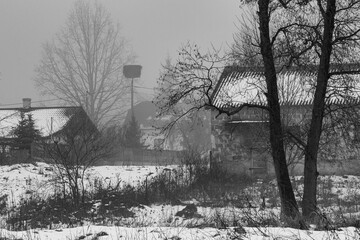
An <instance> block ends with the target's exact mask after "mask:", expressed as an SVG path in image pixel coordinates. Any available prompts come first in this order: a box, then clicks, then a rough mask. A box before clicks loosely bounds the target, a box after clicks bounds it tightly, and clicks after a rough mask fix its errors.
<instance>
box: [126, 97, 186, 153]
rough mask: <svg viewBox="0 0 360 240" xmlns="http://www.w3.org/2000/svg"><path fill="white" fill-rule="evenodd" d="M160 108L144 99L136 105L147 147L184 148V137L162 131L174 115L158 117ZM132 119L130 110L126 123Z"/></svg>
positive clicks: (144, 142)
mask: <svg viewBox="0 0 360 240" xmlns="http://www.w3.org/2000/svg"><path fill="white" fill-rule="evenodd" d="M158 111H159V109H158V108H157V107H156V105H155V104H153V103H152V102H150V101H144V102H140V103H138V104H136V105H135V106H134V115H135V119H136V121H137V123H138V124H139V127H140V130H141V141H142V143H143V145H144V146H145V147H146V148H147V149H158V150H176V151H180V150H183V147H182V146H181V141H182V137H181V136H180V135H179V134H169V135H166V134H165V133H162V127H164V126H165V125H166V124H168V123H169V122H170V121H171V119H172V117H171V116H164V117H160V118H159V117H157V114H158ZM130 119H131V111H130V110H129V111H128V113H127V115H126V118H125V124H127V123H128V122H129V121H130Z"/></svg>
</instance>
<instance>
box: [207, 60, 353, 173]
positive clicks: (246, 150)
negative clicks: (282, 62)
mask: <svg viewBox="0 0 360 240" xmlns="http://www.w3.org/2000/svg"><path fill="white" fill-rule="evenodd" d="M344 68H345V70H347V71H348V72H349V73H351V72H356V71H358V70H359V69H358V68H359V67H358V65H356V64H355V65H341V66H340V65H336V66H332V67H331V72H336V71H339V70H344ZM315 74H316V66H309V67H304V68H289V69H278V88H279V100H280V105H281V114H282V121H283V125H284V138H285V139H284V141H285V145H286V146H285V148H286V149H285V151H286V153H287V157H288V164H289V169H290V173H291V174H300V173H301V172H302V171H303V154H302V149H301V147H302V146H301V143H302V142H301V141H303V142H305V141H306V138H305V134H304V133H306V131H307V129H308V128H307V126H308V124H309V120H310V117H311V109H312V96H313V93H314V90H315V88H314V79H315V78H314V77H315ZM347 77H348V79H345V80H344V81H342V80H340V79H332V80H330V82H329V92H328V96H327V100H326V103H327V107H328V110H329V111H328V112H329V113H331V114H328V115H327V116H326V117H325V119H324V131H323V135H322V142H321V144H322V145H321V151H320V153H319V172H320V174H322V173H323V174H325V173H335V172H336V173H338V174H341V173H347V174H349V173H358V172H359V171H360V164H358V163H357V161H356V160H357V158H358V153H359V152H358V145H357V144H356V142H357V140H356V139H357V136H358V135H359V134H358V131H357V130H356V129H360V128H359V125H360V124H359V121H358V120H357V119H358V117H360V114H359V111H358V110H359V108H358V107H357V106H358V105H359V96H358V95H357V94H356V93H354V92H351V91H348V92H346V90H348V89H350V88H356V86H355V85H356V84H355V85H354V81H350V79H349V78H351V76H350V75H348V76H347ZM355 77H357V76H356V75H355ZM352 79H353V78H352ZM264 84H265V81H264V74H263V69H262V68H247V67H240V66H227V67H225V68H224V70H223V72H222V74H221V76H220V78H219V81H218V83H217V85H216V87H215V90H214V92H213V95H212V101H213V105H214V106H215V108H216V109H215V108H214V109H213V110H212V112H211V115H212V116H211V142H212V147H211V148H212V162H213V163H218V164H220V166H222V167H223V168H225V169H226V170H228V171H230V172H232V173H247V174H250V175H266V174H274V169H273V167H272V159H271V154H270V146H269V145H270V143H269V135H268V129H269V126H268V112H267V110H266V109H265V108H264V106H266V99H265V94H264V93H265V92H266V87H265V85H264ZM339 89H340V90H341V91H338V90H339ZM355 92H356V91H355ZM354 107H355V108H354ZM219 110H220V112H221V111H224V112H232V115H231V116H228V115H226V114H219ZM334 118H336V121H334ZM343 127H344V128H346V130H345V131H343V130H344V128H343ZM326 128H328V129H329V131H327V130H326ZM349 139H350V140H351V142H352V143H353V144H352V145H351V147H352V148H351V150H350V151H349V148H348V147H349V146H348V142H347V140H349ZM340 160H341V161H340ZM345 160H346V161H345Z"/></svg>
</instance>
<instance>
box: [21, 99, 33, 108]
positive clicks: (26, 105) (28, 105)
mask: <svg viewBox="0 0 360 240" xmlns="http://www.w3.org/2000/svg"><path fill="white" fill-rule="evenodd" d="M22 100H23V108H24V109H29V108H31V98H23V99H22Z"/></svg>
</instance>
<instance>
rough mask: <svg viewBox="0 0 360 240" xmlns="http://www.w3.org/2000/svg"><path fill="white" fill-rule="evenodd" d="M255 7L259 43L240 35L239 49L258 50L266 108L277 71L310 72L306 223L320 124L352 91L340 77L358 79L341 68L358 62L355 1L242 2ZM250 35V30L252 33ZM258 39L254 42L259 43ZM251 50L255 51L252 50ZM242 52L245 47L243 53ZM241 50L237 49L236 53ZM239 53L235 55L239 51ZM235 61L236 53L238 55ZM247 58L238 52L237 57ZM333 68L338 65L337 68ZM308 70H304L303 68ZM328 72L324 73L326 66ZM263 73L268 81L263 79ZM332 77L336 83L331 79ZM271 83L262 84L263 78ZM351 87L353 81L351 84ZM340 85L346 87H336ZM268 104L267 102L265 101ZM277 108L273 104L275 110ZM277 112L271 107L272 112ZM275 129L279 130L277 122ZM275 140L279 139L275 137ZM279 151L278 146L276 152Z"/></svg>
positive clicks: (313, 195)
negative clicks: (332, 103)
mask: <svg viewBox="0 0 360 240" xmlns="http://www.w3.org/2000/svg"><path fill="white" fill-rule="evenodd" d="M244 2H245V3H246V4H248V3H249V2H251V4H254V3H257V8H258V15H257V16H256V17H257V19H258V22H259V32H258V33H257V34H258V36H260V37H251V36H249V35H246V36H244V37H243V39H245V40H244V41H242V42H243V43H246V42H249V40H248V39H249V38H251V39H253V41H250V42H251V48H252V49H254V48H255V49H256V46H257V47H258V49H259V50H258V51H257V52H259V53H261V56H262V57H263V65H264V68H265V80H266V82H267V83H268V84H267V92H265V93H266V95H267V98H268V100H269V101H268V102H269V108H270V115H271V112H272V111H273V110H274V109H273V107H272V106H271V104H270V100H271V102H273V101H275V102H276V101H278V100H277V99H276V97H274V96H275V95H276V93H275V92H276V90H275V89H272V90H274V91H270V89H271V85H272V86H275V85H277V84H276V83H277V81H278V80H277V79H276V75H277V72H278V71H277V69H284V68H286V67H289V66H300V68H302V69H303V70H305V71H308V72H310V74H311V72H313V75H314V78H315V80H314V83H313V85H314V88H313V90H312V93H311V95H312V113H311V118H310V119H311V120H310V124H309V129H308V131H307V137H306V141H305V168H304V174H305V176H304V179H305V180H304V185H305V186H304V197H303V204H302V210H303V215H304V216H305V217H307V218H311V215H312V214H313V213H314V212H316V186H317V183H316V182H317V180H316V179H317V176H318V172H317V155H318V153H319V147H320V141H321V134H322V130H323V119H324V114H325V107H326V103H327V102H329V99H331V98H332V99H334V98H338V99H343V100H344V99H345V100H346V98H347V97H345V96H349V95H348V94H349V92H351V91H353V90H354V88H353V87H354V85H352V86H351V84H349V82H348V80H346V77H345V76H344V74H352V73H358V70H359V68H358V67H357V66H354V65H351V64H350V65H349V64H348V65H347V66H350V67H343V66H344V63H345V65H346V63H352V62H354V61H355V62H356V61H357V60H358V58H357V55H358V54H357V52H358V49H359V48H358V43H359V31H360V28H359V20H360V19H359V17H358V14H357V12H358V10H359V7H360V2H359V1H355V0H353V1H335V0H327V1H291V0H290V1H280V0H279V1H244ZM254 29H256V28H254ZM259 39H260V41H259ZM254 46H255V47H254ZM245 48H246V47H245ZM238 49H240V50H243V48H238ZM240 52H241V51H240ZM238 55H239V53H238ZM247 55H249V54H248V52H246V51H242V56H247ZM337 64H338V65H337ZM309 65H310V67H309ZM331 65H332V66H333V67H330V66H331ZM267 71H268V75H267ZM335 75H339V76H340V77H337V78H334V76H335ZM271 77H272V79H273V81H272V82H268V81H269V80H268V79H269V78H271ZM352 82H354V81H352ZM344 85H346V87H342V86H344ZM269 98H271V99H269ZM275 105H277V104H275ZM276 109H277V107H276ZM276 122H277V123H276V125H278V126H280V125H281V122H280V121H279V119H277V120H276ZM278 137H281V135H278ZM278 147H280V146H278Z"/></svg>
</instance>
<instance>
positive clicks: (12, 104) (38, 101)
mask: <svg viewBox="0 0 360 240" xmlns="http://www.w3.org/2000/svg"><path fill="white" fill-rule="evenodd" d="M58 100H62V99H61V98H56V99H55V98H54V99H49V100H36V101H31V102H32V103H43V102H53V101H58ZM21 104H23V103H22V102H19V103H7V104H0V107H8V106H16V105H21Z"/></svg>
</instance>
